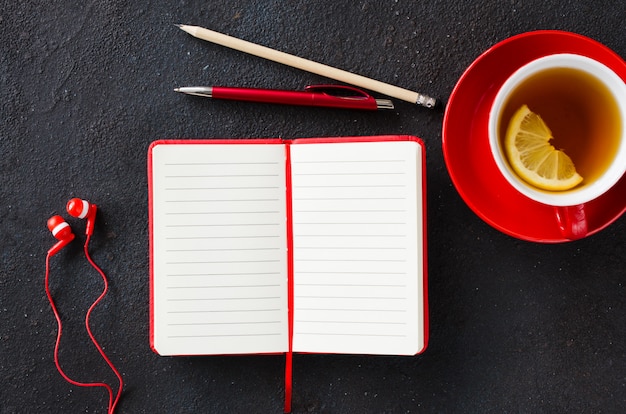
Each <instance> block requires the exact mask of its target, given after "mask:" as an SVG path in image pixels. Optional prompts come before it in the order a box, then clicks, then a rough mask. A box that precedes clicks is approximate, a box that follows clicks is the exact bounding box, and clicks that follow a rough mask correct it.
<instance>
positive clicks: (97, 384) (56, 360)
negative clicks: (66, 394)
mask: <svg viewBox="0 0 626 414" xmlns="http://www.w3.org/2000/svg"><path fill="white" fill-rule="evenodd" d="M50 257H51V255H50V253H48V255H47V256H46V278H45V284H46V296H48V301H49V302H50V306H51V307H52V312H53V313H54V317H55V318H56V320H57V326H58V329H57V339H56V342H55V344H54V365H56V368H57V371H59V374H61V376H62V377H63V378H64V379H65V381H67V382H69V383H70V384H72V385H75V386H78V387H102V388H104V389H106V390H107V392H108V393H109V408H108V410H107V413H108V414H113V411H112V409H113V390H112V389H111V387H110V386H109V385H108V384H104V383H102V382H80V381H75V380H73V379H71V378H70V377H69V376H67V374H66V373H65V371H63V368H61V364H60V363H59V344H60V343H61V335H62V334H63V323H62V322H61V316H60V315H59V311H58V310H57V307H56V305H55V304H54V299H52V294H51V293H50Z"/></svg>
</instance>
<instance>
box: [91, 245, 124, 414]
mask: <svg viewBox="0 0 626 414" xmlns="http://www.w3.org/2000/svg"><path fill="white" fill-rule="evenodd" d="M89 240H91V235H90V234H89V235H87V239H86V240H85V246H84V250H85V257H86V258H87V260H88V261H89V264H91V266H92V267H93V268H94V269H96V271H97V272H98V273H99V274H100V276H101V277H102V281H103V282H104V290H103V291H102V294H101V295H100V296H99V297H98V299H96V301H95V302H94V303H93V304H92V305H91V307H90V308H89V310H88V311H87V315H86V316H85V327H86V328H87V334H88V335H89V338H91V341H92V342H93V344H94V345H95V347H96V349H97V350H98V352H100V355H101V356H102V358H103V359H104V360H105V361H106V363H107V365H109V367H110V368H111V370H112V371H113V372H114V373H115V376H116V377H117V379H118V381H119V388H118V390H117V396H116V397H115V401H113V404H112V405H111V410H110V412H111V414H113V412H114V411H115V407H116V406H117V403H118V401H119V399H120V396H121V395H122V388H123V387H124V380H123V379H122V375H121V374H120V372H119V371H118V370H117V368H115V365H113V363H112V362H111V360H110V359H109V357H107V355H106V354H105V353H104V350H103V349H102V347H101V346H100V344H99V343H98V341H96V338H95V337H94V336H93V333H92V332H91V328H90V326H89V318H90V316H91V311H93V309H94V308H95V307H96V306H97V305H98V303H100V301H101V300H102V298H104V296H105V295H106V294H107V292H108V290H109V282H108V280H107V277H106V275H105V274H104V272H103V271H102V269H100V267H99V266H98V265H97V264H96V263H95V262H94V261H93V259H92V258H91V255H90V254H89Z"/></svg>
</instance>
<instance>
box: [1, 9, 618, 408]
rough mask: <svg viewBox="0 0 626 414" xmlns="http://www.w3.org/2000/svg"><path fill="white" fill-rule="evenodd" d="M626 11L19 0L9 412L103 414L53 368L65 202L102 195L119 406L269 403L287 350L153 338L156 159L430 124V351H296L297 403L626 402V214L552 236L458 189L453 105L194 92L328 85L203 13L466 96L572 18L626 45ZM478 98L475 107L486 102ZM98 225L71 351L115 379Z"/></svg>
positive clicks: (13, 27) (78, 277) (6, 136)
mask: <svg viewBox="0 0 626 414" xmlns="http://www.w3.org/2000/svg"><path fill="white" fill-rule="evenodd" d="M624 21H626V3H624V2H621V1H608V0H586V1H572V0H570V1H557V0H547V1H546V0H541V1H540V0H530V1H520V0H506V1H494V0H475V1H471V2H469V1H467V2H466V1H462V0H432V1H404V0H385V1H337V0H333V1H330V0H323V1H308V0H297V1H296V0H293V1H275V0H272V1H269V0H268V1H254V0H249V1H244V0H230V1H221V0H215V1H211V2H208V1H196V0H179V1H156V0H153V1H125V0H110V1H105V0H89V1H77V0H67V1H15V0H11V1H8V0H4V1H3V2H2V7H1V8H0V39H1V42H0V50H1V53H0V82H1V84H0V94H1V95H0V96H1V104H0V108H1V112H0V177H1V179H2V184H1V185H0V221H1V229H2V234H1V237H2V242H1V246H2V249H1V251H2V265H1V268H0V413H77V412H84V413H103V412H105V407H106V396H105V394H104V392H102V391H101V390H94V389H84V388H77V387H74V386H71V385H69V384H67V383H66V382H65V381H64V380H63V379H62V378H61V377H60V375H59V374H58V373H57V371H56V370H55V367H54V365H53V361H52V351H53V346H54V338H55V335H56V323H55V320H54V318H53V315H52V312H51V310H50V306H49V304H48V302H47V299H46V296H45V293H44V283H43V280H44V261H45V254H46V251H47V249H48V248H49V247H50V246H52V244H53V243H54V241H55V240H54V239H53V237H52V236H51V235H50V233H49V232H48V230H47V229H46V227H45V223H46V220H47V219H48V217H50V216H51V215H53V214H57V213H60V214H63V215H64V216H66V217H67V214H66V213H65V212H64V205H65V203H66V202H67V200H68V199H69V198H71V197H74V196H79V197H83V198H87V199H89V200H91V201H92V202H94V203H96V204H98V206H99V207H100V210H99V213H98V219H97V224H96V233H95V235H94V238H93V241H92V244H91V252H92V254H93V257H94V259H95V260H96V262H97V263H99V264H100V265H101V267H102V268H103V269H104V270H105V272H106V273H107V274H108V276H109V277H110V283H111V291H110V293H109V295H108V296H107V297H106V299H105V300H104V302H103V303H102V304H101V306H100V307H98V308H97V309H96V311H95V312H94V315H93V328H94V332H95V334H96V336H97V337H98V338H99V339H100V341H101V343H102V344H103V345H104V346H105V348H106V351H107V352H108V354H109V356H110V357H111V359H112V360H113V361H114V362H115V364H116V365H117V366H118V367H119V369H120V370H121V372H122V374H123V376H124V379H125V381H126V384H127V385H126V388H125V389H124V393H123V396H122V399H121V401H120V404H119V407H118V408H119V410H118V412H120V413H198V412H203V413H230V412H246V413H247V412H250V413H271V412H281V410H282V403H283V392H284V389H283V365H284V361H283V358H282V357H280V356H241V357H185V358H162V357H159V356H157V355H155V354H153V353H152V351H151V350H150V348H149V344H148V329H149V328H148V233H147V229H148V221H147V214H148V206H147V181H146V153H147V148H148V145H149V144H150V143H151V142H152V141H153V140H155V139H159V138H178V137H190V138H191V137H207V138H231V137H285V138H294V137H309V136H334V135H374V134H414V135H418V136H420V137H422V138H423V139H424V141H425V143H426V148H427V168H428V194H427V195H428V246H429V254H428V262H429V278H430V295H429V296H430V320H431V330H430V346H429V348H428V349H427V351H426V352H425V353H424V354H423V355H421V356H417V357H410V358H404V357H402V358H401V357H371V356H343V355H296V356H295V360H294V365H295V373H294V402H293V408H294V412H296V413H304V412H312V413H417V412H419V413H461V412H463V413H465V412H466V413H478V412H481V413H490V412H493V413H517V412H520V413H527V412H532V413H554V412H586V413H617V412H625V411H626V345H625V340H626V331H625V326H626V308H625V306H624V302H625V293H626V292H625V287H624V284H625V283H626V276H625V270H624V268H625V267H626V219H625V218H623V217H622V218H621V219H619V220H618V221H617V222H616V223H614V224H613V225H612V226H611V227H609V228H607V229H605V230H603V231H601V232H600V233H598V234H596V235H594V236H592V237H589V238H587V239H584V240H581V241H577V242H572V243H566V244H558V245H542V244H535V243H529V242H524V241H520V240H517V239H514V238H511V237H509V236H506V235H504V234H502V233H499V232H498V231H496V230H494V229H493V228H491V227H489V226H488V225H487V224H485V223H484V222H482V221H481V220H480V219H479V218H478V217H477V216H476V215H475V214H474V213H473V212H471V210H469V208H468V207H467V206H466V205H465V203H464V202H463V201H462V199H461V198H460V197H459V195H458V193H457V192H456V190H455V188H454V187H453V185H452V183H451V181H450V178H449V176H448V173H447V171H446V167H445V164H444V160H443V155H442V151H441V125H442V119H443V111H442V110H438V111H433V110H428V109H422V108H418V107H415V106H413V105H411V104H408V103H403V102H399V101H396V110H394V111H391V112H386V113H382V112H380V113H364V112H357V111H339V110H330V109H322V108H317V109H315V108H295V107H282V106H274V105H263V104H246V103H237V102H223V101H222V102H218V101H209V100H207V99H201V98H193V97H188V96H183V95H179V94H176V93H174V92H173V91H172V89H173V88H174V87H177V86H182V85H197V84H205V85H211V84H222V85H234V86H249V87H268V88H284V89H299V88H303V87H304V86H306V85H308V84H318V83H328V82H330V81H329V80H327V79H324V78H321V77H318V76H315V75H312V74H309V73H306V72H302V71H299V70H297V69H292V68H288V67H285V66H282V65H279V64H276V63H272V62H268V61H264V60H262V59H259V58H255V57H252V56H247V55H244V54H242V53H240V52H236V51H233V50H229V49H226V48H223V47H220V46H216V45H211V44H208V43H206V42H202V41H200V40H197V39H194V38H192V37H190V36H189V35H187V34H185V33H183V32H182V31H181V30H179V29H178V28H176V27H175V26H174V24H176V23H186V24H197V25H201V26H205V27H208V28H211V29H214V30H217V31H221V32H224V33H228V34H231V35H234V36H237V37H240V38H243V39H246V40H250V41H253V42H257V43H260V44H263V45H267V46H270V47H274V48H277V49H280V50H283V51H286V52H290V53H293V54H296V55H299V56H302V57H306V58H309V59H312V60H316V61H320V62H323V63H327V64H330V65H333V66H337V67H340V68H343V69H347V70H351V71H354V72H356V73H359V74H362V75H366V76H369V77H372V78H375V79H379V80H382V81H386V82H389V83H392V84H396V85H398V86H402V87H406V88H409V89H414V90H419V91H423V92H425V93H427V94H431V95H433V96H436V97H438V98H441V99H443V100H446V99H447V98H448V97H449V95H450V92H451V91H452V88H453V87H454V85H455V83H456V81H457V80H458V78H459V77H460V76H461V74H462V72H463V70H464V69H465V68H466V67H467V66H468V65H469V64H470V63H471V62H472V61H473V60H474V59H475V58H476V57H477V56H478V55H479V54H480V53H482V52H483V51H485V50H486V49H487V48H489V47H490V46H492V45H493V44H495V43H497V42H498V41H500V40H503V39H505V38H507V37H509V36H512V35H515V34H518V33H522V32H525V31H529V30H536V29H561V30H568V31H573V32H577V33H580V34H583V35H586V36H589V37H591V38H594V39H596V40H598V41H600V42H602V43H604V44H605V45H607V46H608V47H610V48H612V49H613V50H614V51H616V52H617V53H618V54H619V55H620V56H622V57H626V29H625V26H624ZM468 110H471V108H468ZM69 221H70V224H71V225H72V226H73V228H74V231H75V233H77V234H78V241H77V242H75V243H73V244H72V245H71V246H70V247H68V248H66V249H65V250H64V251H63V252H62V253H60V254H59V255H57V256H55V257H54V258H53V260H52V273H51V278H52V281H51V284H52V288H53V293H54V296H55V299H56V301H57V304H58V306H59V309H60V311H61V312H62V315H63V318H64V321H65V324H66V325H65V330H64V339H63V341H62V344H61V361H62V364H63V366H64V367H65V368H66V370H67V372H68V373H69V374H70V375H72V376H74V377H76V378H77V379H81V380H85V381H88V380H91V381H95V380H106V381H108V382H110V383H111V384H112V385H115V382H114V377H113V376H112V375H111V374H110V373H109V371H108V370H107V369H106V366H105V365H104V364H103V363H102V362H101V360H100V359H99V356H98V354H97V353H96V351H95V350H94V349H93V347H91V346H90V344H89V342H88V339H87V336H86V334H85V332H84V327H83V325H82V323H83V318H84V314H85V311H86V309H87V307H88V306H89V304H90V303H91V302H92V301H93V300H94V299H95V298H96V297H97V295H98V294H99V292H100V289H101V288H102V283H101V281H100V279H99V277H98V275H97V274H96V273H95V272H94V271H93V270H92V269H91V268H90V267H89V266H88V265H87V262H86V261H85V260H84V257H83V255H82V242H83V241H84V236H82V231H83V228H84V227H83V223H81V222H79V221H78V220H75V219H71V220H69Z"/></svg>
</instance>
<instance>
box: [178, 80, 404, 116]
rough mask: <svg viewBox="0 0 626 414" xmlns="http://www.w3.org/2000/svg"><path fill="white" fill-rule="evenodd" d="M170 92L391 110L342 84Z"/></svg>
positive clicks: (190, 88) (390, 105)
mask: <svg viewBox="0 0 626 414" xmlns="http://www.w3.org/2000/svg"><path fill="white" fill-rule="evenodd" d="M174 91H176V92H182V93H186V94H188V95H196V96H203V97H206V98H214V99H229V100H235V101H248V102H265V103H273V104H283V105H305V106H323V107H327V108H345V109H364V110H369V111H376V110H378V109H393V102H391V101H390V100H388V99H375V98H374V97H372V96H370V95H369V94H367V93H365V92H363V91H361V90H359V89H356V88H353V87H351V86H343V85H312V86H307V87H306V88H304V91H287V90H276V89H255V88H230V87H225V86H187V87H182V88H176V89H174Z"/></svg>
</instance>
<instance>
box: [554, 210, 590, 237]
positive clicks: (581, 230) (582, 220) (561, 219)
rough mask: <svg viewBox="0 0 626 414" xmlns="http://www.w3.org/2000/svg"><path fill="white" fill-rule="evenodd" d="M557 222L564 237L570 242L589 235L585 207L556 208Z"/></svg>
mask: <svg viewBox="0 0 626 414" xmlns="http://www.w3.org/2000/svg"><path fill="white" fill-rule="evenodd" d="M554 210H555V213H556V221H557V223H558V225H559V229H560V230H561V234H563V237H565V238H567V239H570V240H577V239H582V238H583V237H585V236H586V235H587V232H588V230H587V229H588V227H587V214H586V213H585V205H584V204H578V205H575V206H564V207H560V206H559V207H554Z"/></svg>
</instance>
